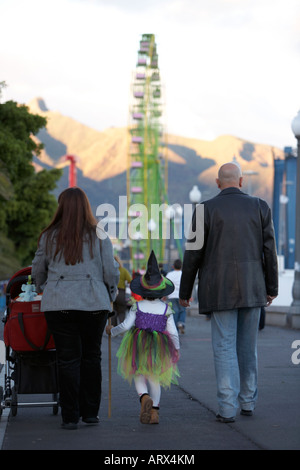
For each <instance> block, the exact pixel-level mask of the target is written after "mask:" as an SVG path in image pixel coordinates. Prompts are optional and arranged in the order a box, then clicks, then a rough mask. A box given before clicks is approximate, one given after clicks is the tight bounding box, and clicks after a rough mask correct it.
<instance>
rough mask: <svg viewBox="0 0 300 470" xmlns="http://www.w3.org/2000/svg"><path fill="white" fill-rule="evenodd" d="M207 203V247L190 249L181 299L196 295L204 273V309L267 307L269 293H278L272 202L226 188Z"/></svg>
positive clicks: (201, 306)
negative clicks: (195, 288) (196, 287)
mask: <svg viewBox="0 0 300 470" xmlns="http://www.w3.org/2000/svg"><path fill="white" fill-rule="evenodd" d="M203 204H204V244H203V247H202V248H201V249H198V250H191V249H186V251H185V254H184V260H183V267H182V277H181V284H180V298H181V299H185V300H187V299H189V298H190V297H191V294H192V289H193V284H194V281H195V277H196V275H197V271H198V278H199V287H198V300H199V313H210V312H212V311H220V310H230V309H235V308H242V307H260V306H263V305H266V301H267V294H268V295H271V296H276V295H277V294H278V268H277V254H276V246H275V236H274V229H273V222H272V217H271V210H270V208H269V206H268V204H267V203H266V202H265V201H264V200H262V199H259V198H257V197H252V196H248V195H247V194H245V193H243V192H242V191H240V190H239V189H238V188H227V189H224V190H223V191H221V192H220V193H219V194H218V195H217V196H216V197H214V198H213V199H210V200H208V201H206V202H204V203H203ZM197 210H198V211H199V206H198V208H197V209H196V211H197ZM197 213H198V212H197ZM195 214H196V212H194V216H193V229H194V231H195V230H196V233H197V231H199V230H201V227H199V224H197V229H196V227H195V222H196V219H197V218H196V217H195ZM199 218H200V217H199ZM198 221H199V220H198Z"/></svg>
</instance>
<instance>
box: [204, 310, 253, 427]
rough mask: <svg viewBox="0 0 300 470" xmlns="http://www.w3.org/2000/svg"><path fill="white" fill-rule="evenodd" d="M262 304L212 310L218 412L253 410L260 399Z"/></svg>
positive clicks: (228, 415)
mask: <svg viewBox="0 0 300 470" xmlns="http://www.w3.org/2000/svg"><path fill="white" fill-rule="evenodd" d="M260 310H261V308H260V307H259V308H240V309H234V310H224V311H219V312H213V313H212V316H211V331H212V347H213V353H214V362H215V372H216V380H217V397H218V406H219V414H220V415H221V416H223V417H224V418H231V417H234V416H235V415H236V411H237V409H238V407H239V405H240V406H241V408H242V409H243V410H253V409H254V407H255V403H256V400H257V333H258V324H259V317H260Z"/></svg>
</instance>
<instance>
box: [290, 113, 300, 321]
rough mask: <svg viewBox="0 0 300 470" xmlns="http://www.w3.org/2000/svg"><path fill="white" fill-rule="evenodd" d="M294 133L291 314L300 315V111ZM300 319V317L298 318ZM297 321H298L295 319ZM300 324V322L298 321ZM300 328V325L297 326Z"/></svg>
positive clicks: (294, 123) (294, 124) (293, 123)
mask: <svg viewBox="0 0 300 470" xmlns="http://www.w3.org/2000/svg"><path fill="white" fill-rule="evenodd" d="M292 131H293V132H294V134H295V137H296V139H297V144H298V145H297V178H296V214H295V215H296V234H295V270H294V283H293V289H292V296H293V301H292V304H291V311H290V313H291V314H300V111H299V112H298V114H297V116H296V117H295V118H294V119H293V121H292ZM298 318H300V317H298ZM295 320H296V319H295ZM296 321H297V323H300V322H299V320H296ZM297 326H299V325H297Z"/></svg>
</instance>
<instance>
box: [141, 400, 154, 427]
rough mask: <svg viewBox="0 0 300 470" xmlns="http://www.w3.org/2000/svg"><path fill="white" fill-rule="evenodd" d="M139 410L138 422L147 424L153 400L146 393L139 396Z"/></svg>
mask: <svg viewBox="0 0 300 470" xmlns="http://www.w3.org/2000/svg"><path fill="white" fill-rule="evenodd" d="M140 400H141V412H140V422H141V423H142V424H149V422H150V419H151V410H152V405H153V401H152V398H150V397H149V395H148V394H147V393H145V394H144V395H142V396H141V399H140Z"/></svg>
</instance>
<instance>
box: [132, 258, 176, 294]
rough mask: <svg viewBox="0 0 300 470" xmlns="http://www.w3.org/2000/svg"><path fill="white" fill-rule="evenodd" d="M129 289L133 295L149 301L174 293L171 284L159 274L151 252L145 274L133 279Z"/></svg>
mask: <svg viewBox="0 0 300 470" xmlns="http://www.w3.org/2000/svg"><path fill="white" fill-rule="evenodd" d="M130 289H131V290H132V292H134V293H135V294H138V295H141V296H142V297H147V298H150V299H159V298H161V297H166V296H167V295H169V294H171V293H172V292H173V291H174V289H175V286H174V284H173V282H172V281H170V279H168V278H166V277H164V276H162V274H161V273H160V271H159V267H158V263H157V259H156V256H155V254H154V251H153V250H152V251H151V254H150V256H149V259H148V263H147V271H146V273H145V274H144V275H143V276H138V277H136V278H134V279H133V280H132V281H131V283H130Z"/></svg>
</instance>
